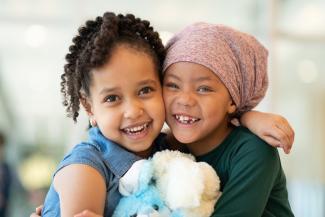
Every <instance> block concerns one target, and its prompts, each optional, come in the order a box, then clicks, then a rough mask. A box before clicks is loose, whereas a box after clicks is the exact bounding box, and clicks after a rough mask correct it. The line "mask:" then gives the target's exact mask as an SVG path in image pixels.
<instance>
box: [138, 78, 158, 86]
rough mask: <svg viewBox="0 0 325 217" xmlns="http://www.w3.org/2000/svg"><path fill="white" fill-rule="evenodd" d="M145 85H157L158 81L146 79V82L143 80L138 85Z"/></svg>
mask: <svg viewBox="0 0 325 217" xmlns="http://www.w3.org/2000/svg"><path fill="white" fill-rule="evenodd" d="M144 84H153V85H155V84H157V81H155V80H153V79H146V80H142V81H140V82H138V85H144Z"/></svg>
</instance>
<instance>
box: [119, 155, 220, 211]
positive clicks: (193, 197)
mask: <svg viewBox="0 0 325 217" xmlns="http://www.w3.org/2000/svg"><path fill="white" fill-rule="evenodd" d="M148 163H149V164H148ZM148 165H150V166H149V167H148ZM143 177H145V180H146V181H145V182H143ZM148 177H149V179H148ZM148 180H151V181H148ZM143 183H147V185H148V186H146V187H143V186H141V185H144V184H143ZM153 186H154V188H152V187H153ZM149 188H150V190H147V191H143V189H149ZM139 189H142V190H141V193H139ZM152 189H154V190H152ZM156 190H157V192H158V194H159V195H158V196H159V197H160V198H159V200H157V198H152V199H149V200H148V197H149V198H150V196H151V194H152V192H153V191H156ZM119 191H120V192H121V194H122V195H123V196H124V197H123V198H122V199H121V202H120V204H121V206H120V207H119V206H118V207H117V210H119V213H122V212H120V211H121V210H123V209H125V207H129V208H128V209H129V210H132V209H131V206H132V203H134V201H139V200H140V201H141V200H142V199H143V198H146V203H148V201H150V200H152V201H156V202H155V203H156V204H155V207H156V208H155V210H154V209H153V210H152V211H151V214H150V213H149V214H148V213H147V214H146V215H144V214H142V213H130V214H131V215H132V216H183V217H209V216H210V215H211V214H212V213H213V210H214V206H215V203H216V202H217V200H218V198H219V197H220V195H221V192H220V180H219V177H218V176H217V174H216V172H215V170H214V169H213V168H212V167H211V166H210V165H209V164H207V163H204V162H196V161H195V159H194V157H193V156H192V155H190V154H184V153H181V152H179V151H170V150H165V151H161V152H157V153H156V154H155V155H154V156H153V157H152V158H151V159H149V160H141V161H138V162H136V163H135V164H134V165H133V166H132V167H131V169H130V170H129V171H128V172H127V173H126V174H125V175H124V176H123V177H122V178H121V179H120V183H119ZM148 195H150V196H148ZM122 201H123V202H122ZM131 201H132V202H131ZM157 201H162V204H163V205H162V204H161V203H159V202H157ZM122 203H124V205H123V206H122ZM130 203H131V205H130ZM149 203H150V202H149ZM157 203H159V206H157ZM120 204H119V205H120ZM153 204H154V203H153ZM138 206H139V205H138ZM136 210H141V209H140V208H139V207H137V208H136ZM162 210H164V211H163V213H164V214H161V213H162ZM166 210H168V214H166V212H167V211H166ZM116 213H117V212H116ZM113 216H114V215H113ZM115 216H118V217H122V216H119V215H115Z"/></svg>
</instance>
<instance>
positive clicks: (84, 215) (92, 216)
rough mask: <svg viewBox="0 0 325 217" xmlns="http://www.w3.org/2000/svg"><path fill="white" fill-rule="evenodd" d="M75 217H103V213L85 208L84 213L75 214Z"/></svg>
mask: <svg viewBox="0 0 325 217" xmlns="http://www.w3.org/2000/svg"><path fill="white" fill-rule="evenodd" d="M74 217H103V216H102V215H97V214H95V213H93V212H91V211H89V210H85V211H83V212H82V213H79V214H77V215H75V216H74Z"/></svg>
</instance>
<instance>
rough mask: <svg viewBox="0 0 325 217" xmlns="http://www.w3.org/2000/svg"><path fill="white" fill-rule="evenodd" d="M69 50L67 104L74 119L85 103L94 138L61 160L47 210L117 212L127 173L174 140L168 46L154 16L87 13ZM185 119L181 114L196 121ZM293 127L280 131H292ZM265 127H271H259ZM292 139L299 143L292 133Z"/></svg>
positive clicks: (60, 212)
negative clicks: (169, 134) (166, 85)
mask: <svg viewBox="0 0 325 217" xmlns="http://www.w3.org/2000/svg"><path fill="white" fill-rule="evenodd" d="M69 50H70V53H69V54H67V56H66V60H67V64H66V65H65V67H64V74H63V75H62V76H61V78H62V82H61V92H62V94H63V96H64V101H63V104H64V105H65V106H66V107H67V112H68V114H69V115H70V116H71V117H72V118H73V120H74V121H76V120H77V117H78V114H79V106H80V104H82V106H83V108H84V109H85V111H86V113H87V115H88V116H89V122H90V124H91V127H90V129H89V140H88V141H87V142H81V143H80V144H78V145H76V146H75V147H74V148H73V149H72V150H71V152H70V153H69V154H67V155H66V156H65V158H64V159H63V160H62V162H61V163H60V164H59V166H58V168H57V170H56V172H55V174H54V178H53V183H52V185H51V187H50V189H49V192H48V194H47V196H46V199H45V203H44V207H43V210H42V216H51V217H54V216H73V215H75V214H76V213H80V212H81V211H82V210H85V209H88V210H91V211H92V212H95V213H97V214H99V215H103V216H111V215H112V213H113V211H114V208H115V207H116V205H117V203H118V201H119V200H120V198H121V195H120V193H119V191H118V183H119V179H120V178H121V177H122V176H123V175H124V174H125V173H126V172H127V171H128V169H129V168H130V167H131V166H132V164H133V163H134V162H136V161H137V160H139V159H141V158H147V157H150V156H152V154H153V153H155V152H157V151H159V150H163V149H166V148H170V146H169V145H168V143H167V141H166V136H165V135H164V134H161V133H160V130H161V128H162V126H163V123H164V121H165V109H164V108H165V107H164V102H163V98H162V87H161V81H162V65H163V61H164V58H165V49H164V46H163V44H162V42H161V40H160V38H159V35H158V33H157V32H155V31H154V30H153V28H152V27H151V26H150V23H149V22H148V21H145V20H141V19H139V18H135V17H134V15H131V14H128V15H121V14H119V15H115V14H114V13H110V12H107V13H105V14H104V15H103V16H102V17H97V18H96V20H89V21H87V22H86V24H85V26H83V27H81V28H80V29H79V34H78V35H77V36H76V37H75V38H74V39H73V45H72V46H70V49H69ZM166 74H167V76H168V75H169V74H170V73H169V72H168V71H167V73H166ZM167 78H168V77H167ZM166 105H167V106H168V104H166ZM167 115H168V113H167ZM254 115H255V114H254V113H253V114H250V115H248V116H246V118H247V119H249V120H252V119H254ZM266 116H267V117H270V116H269V115H266ZM244 117H245V115H244V116H243V118H244ZM256 117H257V118H256V119H257V120H260V119H261V118H260V116H259V115H256ZM271 117H272V116H271ZM177 118H178V119H179V116H177ZM181 119H182V117H181ZM185 119H186V120H185ZM185 119H184V120H181V121H183V122H184V121H187V122H188V121H189V120H188V119H187V118H185ZM262 119H263V120H265V119H264V118H262ZM243 120H244V122H247V123H250V122H249V121H247V120H246V119H245V118H244V119H243ZM266 120H267V123H274V121H271V122H270V121H269V120H268V119H266ZM167 121H168V119H167ZM280 121H281V122H282V121H283V120H280ZM275 122H277V120H275ZM263 123H264V122H263ZM169 124H170V123H169ZM253 125H254V127H255V126H256V124H255V123H254V124H253ZM260 125H263V124H262V123H261V124H260ZM287 127H288V128H290V126H288V125H287ZM171 129H172V130H174V129H173V127H172V128H171ZM272 129H274V128H272ZM271 131H272V130H271ZM268 132H269V130H268ZM272 132H273V131H272ZM288 132H289V133H288ZM290 132H291V130H290V129H289V130H288V131H282V133H277V132H276V133H273V134H272V137H275V138H281V137H283V135H289V137H290ZM264 135H265V131H263V132H261V133H260V134H259V136H261V137H262V136H264ZM268 135H270V134H268ZM175 138H176V139H178V137H177V134H176V136H175ZM284 140H286V141H285V143H286V144H288V145H289V146H291V143H292V141H289V140H290V139H289V140H288V139H284ZM284 140H283V141H284ZM180 141H181V140H180ZM218 141H219V140H218ZM281 141H282V140H281ZM181 142H183V141H181ZM262 145H264V144H262ZM189 147H190V146H189ZM286 147H287V146H286ZM189 150H191V148H189ZM191 151H192V150H191Z"/></svg>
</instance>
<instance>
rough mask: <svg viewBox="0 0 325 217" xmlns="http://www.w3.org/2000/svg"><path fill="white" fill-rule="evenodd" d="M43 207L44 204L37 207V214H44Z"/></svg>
mask: <svg viewBox="0 0 325 217" xmlns="http://www.w3.org/2000/svg"><path fill="white" fill-rule="evenodd" d="M42 209H43V205H40V206H39V207H36V209H35V212H36V214H37V215H41V214H42Z"/></svg>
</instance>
